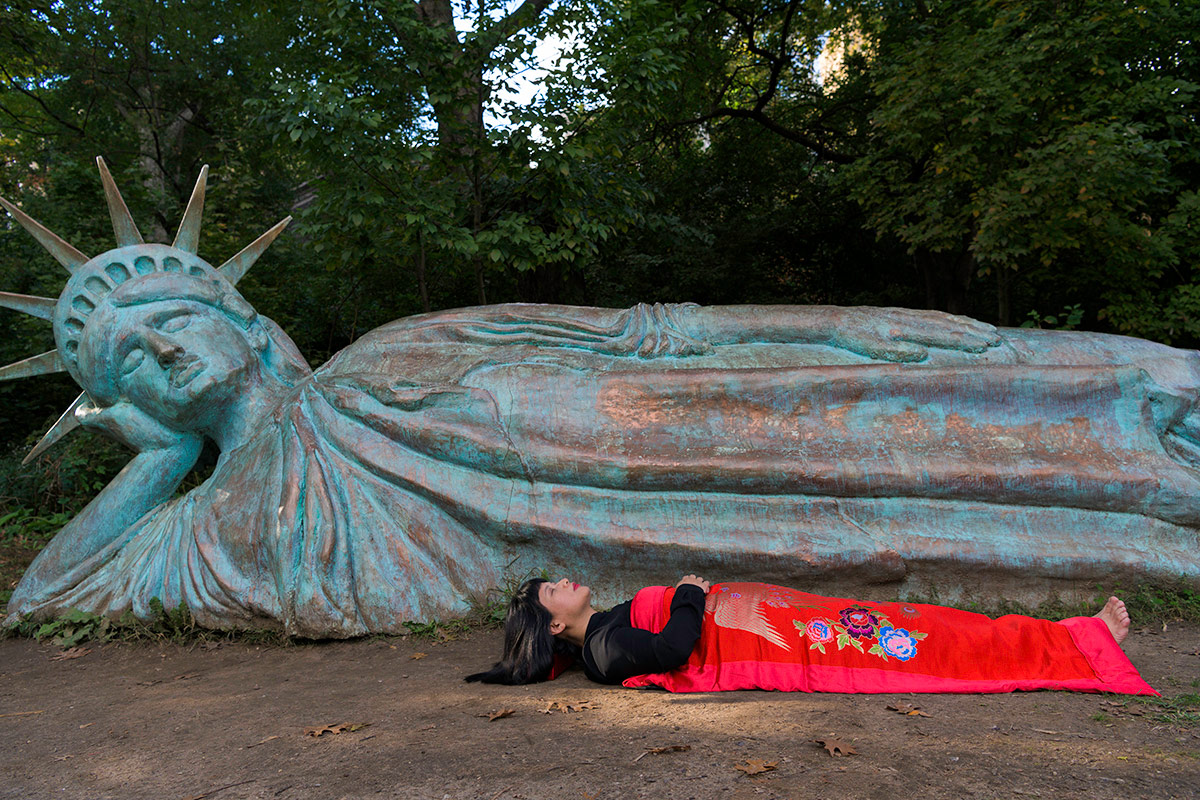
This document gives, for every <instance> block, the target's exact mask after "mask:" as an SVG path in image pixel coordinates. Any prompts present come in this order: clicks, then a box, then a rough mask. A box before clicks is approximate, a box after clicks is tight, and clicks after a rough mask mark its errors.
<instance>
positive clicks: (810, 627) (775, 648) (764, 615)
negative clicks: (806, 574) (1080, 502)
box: [466, 575, 1157, 694]
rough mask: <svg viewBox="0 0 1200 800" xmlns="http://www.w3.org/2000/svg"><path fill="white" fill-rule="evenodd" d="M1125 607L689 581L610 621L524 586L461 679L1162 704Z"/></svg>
mask: <svg viewBox="0 0 1200 800" xmlns="http://www.w3.org/2000/svg"><path fill="white" fill-rule="evenodd" d="M1128 632H1129V613H1128V612H1127V611H1126V609H1125V604H1124V603H1123V602H1121V601H1120V600H1118V599H1117V598H1115V597H1110V598H1109V599H1108V602H1107V603H1106V604H1105V606H1104V608H1103V609H1102V610H1101V611H1100V613H1098V614H1096V615H1095V616H1094V617H1072V618H1070V619H1065V620H1062V621H1061V622H1050V621H1048V620H1041V619H1034V618H1032V617H1023V616H1017V615H1009V616H1004V617H1000V618H998V619H994V620H993V619H990V618H988V617H986V616H984V615H982V614H975V613H972V612H968V611H960V610H957V609H952V608H945V607H942V606H934V605H926V604H921V603H873V602H867V601H860V600H846V599H840V598H832V597H822V596H820V595H814V594H808V593H806V592H800V591H796V590H793V589H786V588H783V587H781V586H771V585H768V584H762V583H718V584H715V585H712V586H710V584H709V582H708V581H706V580H703V579H701V578H699V577H697V576H695V575H686V576H684V577H683V578H682V579H680V581H679V582H678V583H677V584H676V585H675V586H674V587H673V588H672V587H666V586H648V587H646V588H644V589H642V590H641V591H639V592H638V593H637V595H636V596H635V597H634V599H633V600H631V601H629V602H626V603H621V604H620V605H618V606H616V607H614V608H613V609H612V610H610V611H597V610H596V609H594V608H592V605H591V590H590V589H589V588H588V587H587V586H581V585H579V584H577V583H572V582H570V581H568V580H566V579H563V580H560V581H558V582H557V583H551V582H549V581H545V580H541V579H534V580H531V581H528V582H526V583H525V584H524V585H523V586H521V588H520V589H519V590H518V591H517V593H516V594H515V595H514V596H513V598H512V601H511V602H510V603H509V607H508V616H507V619H506V621H505V629H504V656H503V658H502V659H501V660H500V661H499V662H497V663H496V665H495V666H494V667H492V668H491V669H490V670H488V671H486V672H480V673H476V674H474V675H470V676H468V677H467V678H466V680H468V681H484V682H486V683H506V684H523V683H534V682H537V681H544V680H547V679H550V678H553V677H555V676H557V674H558V673H559V672H561V670H562V669H564V668H565V666H567V665H569V663H570V661H571V660H572V659H573V658H575V657H577V658H580V659H581V660H582V662H583V669H584V672H585V673H586V674H587V676H588V677H589V678H590V679H592V680H594V681H598V682H600V683H623V684H624V685H625V686H649V685H655V686H661V687H663V688H665V689H668V690H670V691H683V692H687V691H722V690H732V689H777V690H781V691H804V692H817V691H823V692H863V693H869V692H1009V691H1014V690H1027V689H1068V690H1074V691H1093V692H1096V691H1108V692H1121V693H1127V694H1157V692H1155V691H1154V689H1152V688H1151V687H1150V686H1149V685H1148V684H1147V683H1146V682H1145V681H1143V680H1142V678H1141V676H1140V675H1139V674H1138V672H1137V670H1136V669H1135V668H1134V666H1133V665H1132V664H1131V663H1130V662H1129V659H1128V658H1127V657H1126V656H1125V653H1124V652H1123V651H1122V650H1121V646H1120V645H1121V642H1122V641H1123V640H1124V639H1125V636H1126V635H1127V634H1128Z"/></svg>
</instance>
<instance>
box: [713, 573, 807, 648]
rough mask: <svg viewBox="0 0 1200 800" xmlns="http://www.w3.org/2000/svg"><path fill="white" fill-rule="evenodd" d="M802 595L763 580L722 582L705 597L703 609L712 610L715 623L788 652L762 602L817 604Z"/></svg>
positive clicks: (786, 644) (798, 605)
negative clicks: (807, 600)
mask: <svg viewBox="0 0 1200 800" xmlns="http://www.w3.org/2000/svg"><path fill="white" fill-rule="evenodd" d="M802 598H803V594H802V593H801V592H794V591H792V590H790V589H784V588H783V587H780V586H770V585H768V584H765V583H722V584H720V585H719V586H714V587H713V589H712V591H711V592H710V593H709V595H708V597H707V598H706V599H705V601H704V613H706V614H712V616H713V622H714V623H716V625H717V626H718V627H721V628H731V629H734V630H739V631H746V632H747V633H753V634H755V635H757V636H761V637H762V638H764V639H766V640H767V641H768V642H770V643H771V644H773V645H775V646H777V647H782V648H783V649H784V650H787V651H789V652H790V651H791V649H792V647H791V645H789V644H788V643H787V640H785V639H784V638H783V635H782V634H781V633H780V632H779V631H778V629H776V628H775V626H774V625H772V624H771V621H770V620H768V619H767V614H766V612H765V611H764V610H763V605H764V604H765V605H768V606H773V607H775V608H782V607H784V606H791V607H792V608H797V609H799V608H815V607H816V606H813V605H812V604H810V603H806V602H804V601H803V599H802Z"/></svg>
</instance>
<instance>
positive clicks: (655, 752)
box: [633, 744, 692, 764]
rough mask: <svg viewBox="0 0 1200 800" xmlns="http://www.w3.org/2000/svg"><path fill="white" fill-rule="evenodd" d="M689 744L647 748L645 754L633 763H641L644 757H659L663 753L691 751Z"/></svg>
mask: <svg viewBox="0 0 1200 800" xmlns="http://www.w3.org/2000/svg"><path fill="white" fill-rule="evenodd" d="M691 749H692V746H691V745H690V744H668V745H664V746H663V747H647V748H646V750H645V752H643V753H642V754H641V755H640V756H638V757H637V758H635V759H634V760H633V763H635V764H636V763H637V762H639V761H641V760H642V759H643V758H645V757H646V756H661V755H662V754H663V753H686V752H687V751H688V750H691Z"/></svg>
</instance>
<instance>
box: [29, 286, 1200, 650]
mask: <svg viewBox="0 0 1200 800" xmlns="http://www.w3.org/2000/svg"><path fill="white" fill-rule="evenodd" d="M592 311H595V310H592ZM688 313H689V310H688V308H686V307H662V306H654V307H649V306H638V307H636V308H634V309H632V310H630V311H625V312H617V311H613V312H611V319H609V320H608V321H607V322H606V324H602V325H596V324H594V319H592V318H589V319H591V320H592V321H590V322H588V323H586V324H585V323H582V322H577V321H573V320H571V319H570V317H569V310H564V309H562V308H561V307H558V308H555V309H550V310H546V309H544V308H540V307H520V306H516V307H513V306H509V307H495V308H491V309H468V310H464V311H461V312H447V313H445V314H441V315H432V316H430V315H427V316H424V317H414V318H410V319H407V320H401V321H400V322H397V323H393V324H392V325H388V326H384V327H383V328H380V329H378V330H376V331H373V332H372V333H370V334H368V335H367V336H365V337H364V338H363V339H361V340H359V341H358V342H356V343H355V344H354V345H352V346H351V347H349V348H347V349H346V350H345V351H343V352H342V353H340V354H339V355H338V356H337V357H335V358H334V359H333V360H332V361H331V362H330V363H329V364H327V365H326V366H325V367H323V368H322V369H320V370H318V371H317V373H316V374H315V376H314V377H313V379H312V380H311V381H310V382H308V383H306V384H304V385H302V386H299V387H297V388H296V389H295V391H294V392H293V393H292V394H291V395H290V396H289V397H288V398H287V400H286V401H285V402H284V404H283V405H282V406H280V407H279V408H278V409H277V410H276V411H275V413H274V414H273V415H272V416H271V417H270V418H269V419H268V420H266V421H265V422H264V424H263V426H262V429H261V430H260V431H259V432H258V433H257V434H256V435H255V436H254V438H253V439H252V440H251V441H250V442H249V443H247V444H246V445H244V446H243V447H241V448H240V449H238V450H236V451H233V452H230V453H225V454H223V455H222V458H221V461H220V462H219V464H218V467H217V469H216V470H215V472H214V473H213V475H212V477H211V478H210V479H209V480H208V481H206V482H205V483H204V484H203V485H202V486H200V487H199V488H197V489H194V490H192V491H191V492H189V493H188V494H186V495H185V496H183V497H179V498H176V499H174V500H172V501H170V502H169V503H167V504H166V505H165V506H162V507H159V508H157V509H155V510H153V511H152V512H150V513H149V514H147V515H146V516H145V517H144V518H143V519H142V520H141V521H139V522H138V523H137V524H136V525H134V526H133V527H131V528H130V529H129V530H128V531H126V532H125V533H124V534H123V535H122V536H120V537H119V538H118V539H117V540H116V541H114V542H113V543H112V544H111V545H110V546H108V547H107V548H105V549H104V550H103V551H101V552H100V553H98V554H97V555H95V556H93V557H92V558H90V559H88V560H87V561H85V562H84V563H82V564H78V565H74V566H72V567H71V568H69V569H66V570H64V572H63V574H62V576H61V578H60V579H59V580H57V581H54V582H53V583H52V584H47V585H45V586H42V587H38V589H37V591H36V593H35V594H33V595H26V596H22V597H19V598H14V600H15V601H16V600H19V604H18V605H17V607H15V608H12V607H10V611H15V612H20V613H29V612H42V613H45V612H48V611H52V610H55V609H61V608H66V607H79V608H85V609H89V610H93V611H97V612H102V613H109V614H115V613H119V612H122V611H124V610H125V609H128V608H131V607H132V608H133V609H134V611H135V612H136V613H138V614H139V615H140V616H148V615H149V614H150V611H149V602H150V599H151V598H159V599H160V600H161V601H162V603H163V604H164V605H165V606H167V607H173V606H174V605H177V604H179V603H184V604H186V605H187V606H188V607H189V608H190V609H191V610H192V612H193V614H195V616H196V618H197V619H198V620H199V621H200V622H201V623H202V624H208V625H213V626H218V627H220V626H262V625H270V624H272V623H275V624H279V623H282V624H283V626H284V627H285V628H286V629H287V630H289V631H291V632H293V633H298V634H305V635H334V636H338V635H353V634H357V633H362V632H367V631H395V630H400V629H402V624H403V622H404V621H405V620H409V619H414V618H428V617H430V616H435V615H438V614H443V613H446V612H453V611H458V610H462V609H463V608H465V605H466V603H467V602H468V600H469V598H470V597H472V596H481V595H482V592H483V591H484V590H486V589H487V588H488V587H492V586H496V585H499V584H501V583H502V581H503V578H504V573H505V571H506V570H508V571H510V572H521V571H524V570H526V569H528V568H530V567H533V568H540V567H542V566H543V565H546V566H550V567H552V568H555V569H563V570H570V571H571V574H572V575H575V576H579V577H581V578H585V579H589V580H600V581H604V582H606V583H607V585H609V586H611V588H612V591H613V592H621V591H625V590H627V589H628V588H629V587H631V586H636V585H640V584H641V583H644V582H646V581H647V580H649V579H652V578H653V577H655V576H661V575H662V574H665V573H673V572H678V571H680V570H684V571H693V570H695V571H702V570H703V571H706V572H709V571H710V572H712V573H713V574H727V575H733V574H753V575H755V576H756V577H760V578H765V579H770V580H778V581H779V582H793V583H795V582H797V581H803V580H805V579H808V578H813V577H817V576H822V577H823V578H834V579H836V578H838V577H839V576H841V577H845V578H847V579H848V580H851V582H858V583H859V584H861V583H872V582H893V583H895V582H903V581H905V580H906V579H912V578H920V579H925V580H928V579H929V578H930V576H941V577H942V579H943V580H944V581H946V582H947V583H951V582H953V576H955V575H956V574H958V575H959V580H960V582H961V581H964V580H965V581H969V580H971V576H973V575H975V576H977V575H981V574H984V573H987V572H988V571H989V570H992V569H993V568H995V569H996V570H1000V571H1003V570H1010V571H1011V570H1013V569H1022V568H1023V569H1024V570H1026V571H1027V572H1028V573H1030V574H1032V575H1038V576H1045V577H1050V578H1058V577H1064V578H1087V579H1091V578H1093V577H1095V576H1097V575H1100V574H1103V573H1104V571H1105V569H1108V568H1111V569H1113V570H1117V571H1118V572H1120V571H1121V570H1122V569H1125V568H1132V569H1136V570H1137V571H1138V572H1139V573H1141V574H1145V573H1150V574H1160V575H1178V574H1180V573H1185V574H1191V575H1193V576H1195V575H1197V574H1200V547H1198V546H1197V529H1198V528H1200V491H1198V490H1200V485H1198V483H1197V477H1198V473H1197V471H1196V468H1195V465H1196V463H1197V462H1196V461H1195V460H1194V457H1195V444H1194V442H1192V441H1191V440H1190V439H1189V438H1187V437H1186V436H1181V435H1180V434H1179V431H1180V430H1183V429H1185V428H1186V427H1187V424H1188V423H1187V420H1188V419H1189V417H1188V414H1189V413H1190V411H1191V409H1192V407H1193V405H1194V403H1195V400H1196V387H1197V386H1198V385H1200V380H1198V375H1200V369H1198V367H1197V357H1196V354H1194V353H1186V352H1183V351H1179V350H1173V349H1171V348H1166V347H1162V346H1160V345H1154V344H1151V343H1148V342H1142V341H1138V340H1132V339H1125V338H1122V337H1113V336H1101V335H1095V334H1086V335H1085V334H1066V333H1059V334H1054V335H1046V334H1044V333H1042V332H1038V331H1031V332H1026V331H1005V332H1004V335H1005V342H1004V344H1002V345H1001V346H1000V347H998V348H994V349H992V350H991V351H989V352H987V353H984V354H976V355H972V354H967V353H948V352H945V351H942V352H934V354H933V355H932V356H931V358H930V359H929V361H928V362H926V363H922V364H918V365H911V364H903V365H902V364H888V363H880V362H872V361H870V360H868V359H866V358H863V357H859V356H856V355H853V354H851V353H848V352H844V351H838V350H834V349H832V348H828V347H821V346H814V345H803V344H756V343H753V342H749V343H745V344H741V345H729V346H718V347H710V346H708V345H707V344H706V343H704V342H703V341H700V340H698V339H697V337H696V335H695V331H692V330H690V329H689V328H688V324H687V315H688ZM1097 548H1102V551H1103V553H1102V555H1100V556H1098V555H1097V552H1096V550H1097ZM522 557H523V559H522ZM514 560H516V561H515V566H513V564H514ZM1105 564H1108V565H1109V567H1107V568H1106V567H1105V566H1104V565H1105ZM956 571H957V572H956ZM963 576H966V577H965V578H964V577H963ZM18 594H20V592H19V593H18Z"/></svg>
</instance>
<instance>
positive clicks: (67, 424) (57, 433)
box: [21, 392, 88, 466]
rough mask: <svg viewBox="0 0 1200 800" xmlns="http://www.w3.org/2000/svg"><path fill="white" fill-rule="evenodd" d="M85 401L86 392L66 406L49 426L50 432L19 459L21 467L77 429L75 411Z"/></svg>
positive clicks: (77, 422)
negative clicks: (27, 453)
mask: <svg viewBox="0 0 1200 800" xmlns="http://www.w3.org/2000/svg"><path fill="white" fill-rule="evenodd" d="M87 399H88V396H87V392H83V393H82V394H80V395H79V397H76V398H75V402H74V403H71V405H69V406H67V410H66V411H64V412H63V413H62V416H61V417H59V418H58V421H57V422H55V423H54V424H53V425H51V426H50V430H48V431H46V435H45V436H43V437H42V438H41V440H40V441H39V442H38V443H37V445H36V446H35V447H34V448H33V449H32V450H30V451H29V455H27V456H25V458H23V459H21V466H25V465H26V464H28V463H29V462H30V461H33V460H34V459H35V458H37V457H38V456H40V455H41V454H42V453H44V452H46V451H47V450H49V449H50V448H51V447H52V446H54V444H55V443H56V442H58V441H59V440H60V439H62V438H63V437H64V436H66V435H67V434H68V433H70V432H71V431H73V430H75V429H76V428H78V427H79V419H78V418H77V417H76V416H75V409H77V408H79V407H80V406H81V405H83V404H84V403H85V402H87Z"/></svg>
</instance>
